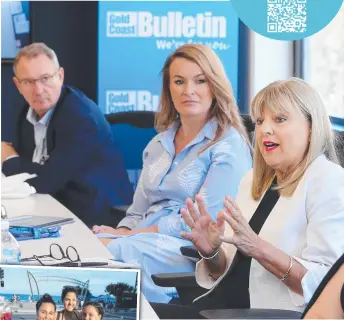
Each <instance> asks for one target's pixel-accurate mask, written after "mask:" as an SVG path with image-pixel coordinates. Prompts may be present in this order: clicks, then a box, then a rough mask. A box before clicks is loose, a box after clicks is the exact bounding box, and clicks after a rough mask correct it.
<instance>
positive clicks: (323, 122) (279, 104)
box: [250, 78, 338, 200]
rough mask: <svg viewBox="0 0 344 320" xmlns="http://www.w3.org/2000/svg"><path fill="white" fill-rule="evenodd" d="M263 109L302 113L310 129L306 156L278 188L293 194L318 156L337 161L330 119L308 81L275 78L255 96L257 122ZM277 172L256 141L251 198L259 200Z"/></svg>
mask: <svg viewBox="0 0 344 320" xmlns="http://www.w3.org/2000/svg"><path fill="white" fill-rule="evenodd" d="M264 108H268V109H269V110H270V111H271V112H273V113H277V112H283V113H286V114H291V113H295V112H299V113H301V114H302V115H303V116H304V117H305V118H306V119H307V120H308V121H309V125H310V129H311V131H310V132H311V134H310V142H309V146H308V148H307V150H306V152H305V155H304V158H303V160H302V161H301V163H300V164H299V165H298V166H297V168H296V169H295V170H294V171H293V172H291V173H289V174H288V175H287V177H286V178H285V179H284V180H283V181H282V182H279V185H278V187H277V189H278V190H279V191H280V193H281V195H284V196H291V195H292V194H293V193H294V191H295V189H296V187H297V185H298V183H299V181H300V179H301V178H302V176H303V174H304V173H305V171H306V170H307V168H308V166H309V165H310V164H311V163H312V161H313V160H314V159H316V158H317V157H318V156H320V155H322V154H324V155H326V157H327V158H328V159H329V160H330V161H333V162H334V163H338V158H337V155H336V151H335V146H334V134H333V131H332V128H331V122H330V118H329V116H328V114H327V111H326V108H325V106H324V104H323V102H322V99H321V97H320V95H319V94H318V92H317V91H316V90H315V89H314V88H313V87H311V86H310V85H309V84H308V83H307V82H305V81H304V80H302V79H299V78H291V79H289V80H281V81H275V82H273V83H271V84H269V85H268V86H267V87H265V88H264V89H262V90H261V91H260V92H259V93H258V94H257V95H256V96H255V97H254V99H253V101H252V103H251V107H250V114H251V118H252V120H253V121H254V122H256V120H257V119H258V118H259V117H262V115H263V112H264ZM275 176H276V174H275V171H274V169H272V168H271V167H269V166H268V165H267V164H266V162H265V160H264V158H263V156H262V154H261V152H260V150H259V147H258V146H257V143H255V146H254V164H253V185H252V197H253V199H255V200H259V199H260V198H261V197H262V195H263V193H264V192H265V190H266V189H267V188H268V187H269V186H270V184H271V183H272V181H273V179H274V178H275Z"/></svg>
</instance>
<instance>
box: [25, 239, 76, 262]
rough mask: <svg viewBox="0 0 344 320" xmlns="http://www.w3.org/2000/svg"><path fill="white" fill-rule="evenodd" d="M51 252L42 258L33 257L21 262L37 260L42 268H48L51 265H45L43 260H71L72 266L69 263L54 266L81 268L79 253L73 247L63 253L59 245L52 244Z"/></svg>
mask: <svg viewBox="0 0 344 320" xmlns="http://www.w3.org/2000/svg"><path fill="white" fill-rule="evenodd" d="M49 251H50V253H49V254H47V255H42V256H36V255H33V256H32V257H30V258H24V259H21V261H30V260H37V261H38V262H39V263H40V264H41V265H42V266H47V265H49V264H46V263H44V262H43V261H42V259H43V258H52V259H54V260H59V261H60V260H63V259H67V260H69V262H72V264H70V263H69V262H67V263H66V262H62V263H57V264H54V266H76V267H80V266H81V260H80V256H79V253H78V251H77V250H76V249H75V248H74V247H73V246H69V247H67V249H66V251H63V249H62V247H61V246H60V245H59V244H57V243H52V244H51V245H50V248H49ZM50 265H51V264H50Z"/></svg>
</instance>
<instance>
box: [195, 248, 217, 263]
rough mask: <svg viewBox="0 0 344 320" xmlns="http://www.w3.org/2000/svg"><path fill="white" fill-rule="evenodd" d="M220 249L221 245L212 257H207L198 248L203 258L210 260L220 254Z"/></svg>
mask: <svg viewBox="0 0 344 320" xmlns="http://www.w3.org/2000/svg"><path fill="white" fill-rule="evenodd" d="M220 249H221V247H220V248H219V250H217V251H216V252H215V254H213V255H212V256H211V257H205V256H203V255H202V254H201V253H200V252H199V250H198V254H199V255H200V256H201V257H202V258H203V259H206V260H210V259H213V258H214V257H215V256H217V255H218V253H219V252H220Z"/></svg>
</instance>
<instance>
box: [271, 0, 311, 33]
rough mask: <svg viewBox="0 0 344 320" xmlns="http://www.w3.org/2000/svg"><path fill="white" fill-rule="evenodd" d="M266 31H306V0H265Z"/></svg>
mask: <svg viewBox="0 0 344 320" xmlns="http://www.w3.org/2000/svg"><path fill="white" fill-rule="evenodd" d="M267 4H268V8H267V9H268V12H267V29H268V30H267V31H268V32H306V28H307V10H306V9H307V0H267Z"/></svg>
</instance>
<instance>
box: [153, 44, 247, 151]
mask: <svg viewBox="0 0 344 320" xmlns="http://www.w3.org/2000/svg"><path fill="white" fill-rule="evenodd" d="M176 58H184V59H187V60H189V61H192V62H194V63H196V64H197V65H198V66H199V67H200V68H201V69H202V71H203V73H204V76H205V77H206V79H207V81H208V82H209V84H210V88H211V91H212V93H213V96H214V99H213V103H212V106H211V110H210V114H209V119H211V118H215V119H216V120H217V124H218V126H217V131H216V134H215V138H214V140H213V141H211V142H209V143H208V144H207V145H206V146H205V147H204V148H202V150H201V151H204V150H205V149H207V148H209V147H210V146H211V145H213V144H215V143H216V142H218V141H219V140H220V139H221V137H222V135H223V134H224V132H225V130H226V129H227V128H229V127H230V126H233V127H234V128H235V129H237V130H238V131H239V133H240V134H241V135H242V136H243V137H244V139H245V140H246V143H247V144H248V145H249V146H250V142H249V138H248V134H247V131H246V129H245V127H244V125H243V122H242V119H241V117H240V114H239V110H238V106H237V104H236V101H235V98H234V95H233V89H232V86H231V84H230V82H229V80H228V79H227V76H226V72H225V70H224V68H223V65H222V63H221V61H220V59H219V58H218V56H217V55H216V54H215V52H214V51H213V50H212V49H211V48H210V47H208V46H205V45H200V44H186V45H183V46H181V47H179V48H178V49H177V50H176V51H175V52H174V53H172V54H171V55H170V56H169V57H168V58H167V59H166V61H165V64H164V66H163V69H162V74H163V85H162V92H161V100H160V106H159V112H158V113H157V115H156V118H155V126H156V128H157V130H158V131H164V130H166V129H167V128H169V126H170V125H171V124H172V123H173V122H174V121H176V119H177V118H178V113H177V110H176V109H175V107H174V105H173V101H172V98H171V93H170V73H169V69H170V66H171V64H172V62H173V61H174V60H175V59H176Z"/></svg>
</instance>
